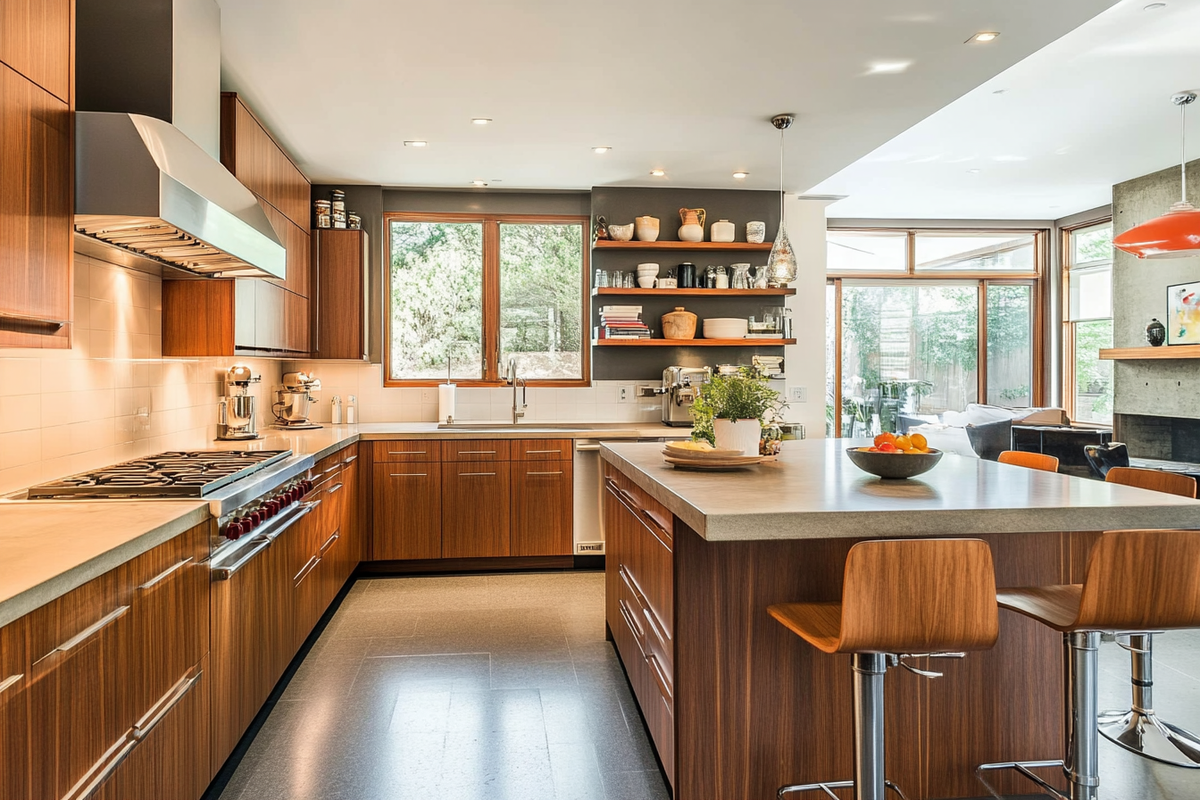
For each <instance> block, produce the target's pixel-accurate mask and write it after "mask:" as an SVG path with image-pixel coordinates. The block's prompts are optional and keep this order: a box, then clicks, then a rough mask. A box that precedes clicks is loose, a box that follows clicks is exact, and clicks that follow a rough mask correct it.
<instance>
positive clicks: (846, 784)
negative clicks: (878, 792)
mask: <svg viewBox="0 0 1200 800" xmlns="http://www.w3.org/2000/svg"><path fill="white" fill-rule="evenodd" d="M883 785H884V786H886V787H887V788H888V789H891V790H892V791H893V792H895V793H896V794H898V795H900V800H908V795H906V794H904V792H902V791H900V787H899V786H897V785H896V784H894V783H892V782H891V781H884V783H883ZM852 788H854V781H832V782H830V783H797V784H794V785H792V786H781V787H780V788H779V791H778V792H777V793H776V797H778V798H779V800H783V797H784V795H786V794H790V793H791V792H817V791H821V792H824V793H825V794H826V795H827V796H829V797H832V798H833V800H841V798H839V797H838V796H837V795H836V794H834V793H833V790H834V789H852Z"/></svg>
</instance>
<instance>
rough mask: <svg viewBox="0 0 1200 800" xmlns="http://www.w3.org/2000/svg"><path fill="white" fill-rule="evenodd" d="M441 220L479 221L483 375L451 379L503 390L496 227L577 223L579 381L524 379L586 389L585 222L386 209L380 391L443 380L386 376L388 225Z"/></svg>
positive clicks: (587, 222)
mask: <svg viewBox="0 0 1200 800" xmlns="http://www.w3.org/2000/svg"><path fill="white" fill-rule="evenodd" d="M393 222H445V223H479V224H480V225H482V229H483V265H482V271H483V320H482V324H483V333H482V338H483V341H482V344H483V377H482V378H470V379H464V378H455V379H454V382H455V384H456V385H458V386H464V387H493V388H494V387H503V386H508V385H509V384H508V381H507V379H506V378H505V377H504V376H503V374H502V373H503V369H502V366H501V364H500V363H499V362H500V226H501V225H504V224H508V225H539V224H545V225H564V224H578V225H579V226H580V229H581V235H580V257H581V268H580V270H579V282H580V316H579V319H580V326H581V331H580V351H581V352H580V367H581V373H582V375H581V377H579V378H554V379H532V378H531V379H529V380H528V381H527V385H529V386H548V387H549V386H558V387H588V386H591V385H592V377H591V362H592V348H591V339H590V337H589V336H588V320H589V313H590V311H591V308H590V305H589V300H590V298H589V296H588V292H589V289H590V287H591V282H590V273H591V248H590V245H591V240H590V228H589V225H590V223H591V218H590V217H587V216H581V215H577V214H467V213H461V212H446V213H440V212H425V211H389V212H386V213H384V215H383V230H384V238H385V240H386V249H385V253H386V256H387V261H386V266H385V269H384V275H383V283H384V291H383V385H384V387H419V386H437V385H439V384H441V383H444V382H445V381H444V380H442V379H435V378H393V377H391V374H392V332H391V319H392V314H391V311H392V309H391V297H392V223H393Z"/></svg>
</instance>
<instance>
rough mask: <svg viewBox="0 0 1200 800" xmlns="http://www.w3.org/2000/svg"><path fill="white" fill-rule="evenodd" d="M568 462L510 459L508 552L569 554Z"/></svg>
mask: <svg viewBox="0 0 1200 800" xmlns="http://www.w3.org/2000/svg"><path fill="white" fill-rule="evenodd" d="M572 502H573V496H572V485H571V462H570V460H563V461H514V462H512V532H511V535H510V540H509V550H510V555H514V556H557V555H565V554H568V553H571V552H572V550H573V547H574V542H573V541H572V530H573V528H572V516H573V511H572Z"/></svg>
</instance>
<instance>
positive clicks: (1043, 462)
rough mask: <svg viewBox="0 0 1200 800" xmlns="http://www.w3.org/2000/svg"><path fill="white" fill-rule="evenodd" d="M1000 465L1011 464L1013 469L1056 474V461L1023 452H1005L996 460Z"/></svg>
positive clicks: (1041, 455) (1040, 454)
mask: <svg viewBox="0 0 1200 800" xmlns="http://www.w3.org/2000/svg"><path fill="white" fill-rule="evenodd" d="M996 460H997V461H999V462H1000V463H1001V464H1012V465H1013V466H1015V467H1028V468H1029V469H1040V470H1045V471H1046V472H1058V459H1057V458H1055V457H1054V456H1048V455H1044V454H1042V453H1026V452H1025V451H1023V450H1005V451H1004V452H1003V453H1001V454H1000V457H999V458H998V459H996Z"/></svg>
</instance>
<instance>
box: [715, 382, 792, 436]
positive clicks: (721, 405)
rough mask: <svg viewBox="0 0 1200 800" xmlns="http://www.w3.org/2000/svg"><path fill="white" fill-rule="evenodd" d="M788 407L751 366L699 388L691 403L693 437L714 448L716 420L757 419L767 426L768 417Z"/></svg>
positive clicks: (772, 416) (773, 416)
mask: <svg viewBox="0 0 1200 800" xmlns="http://www.w3.org/2000/svg"><path fill="white" fill-rule="evenodd" d="M785 408H787V403H785V402H783V398H782V397H781V396H780V394H779V392H777V391H775V390H774V389H772V388H771V387H770V385H769V384H768V382H767V379H766V378H764V377H761V376H759V375H757V374H756V373H755V372H754V371H753V370H752V369H750V368H749V367H741V368H739V369H738V372H737V374H736V375H714V376H713V378H712V380H711V381H709V382H708V383H706V384H703V385H701V386H700V388H699V390H698V391H697V396H696V402H695V403H693V404H692V421H693V423H692V425H693V426H692V438H693V439H694V440H696V441H700V440H705V441H707V442H708V443H709V444H711V445H714V446H715V445H716V436H715V434H714V433H713V420H714V419H734V420H737V419H756V420H758V421H759V424H761V425H766V424H767V422H768V419H767V418H768V416H769V417H771V419H774V418H775V417H776V416H777V415H778V414H779V412H780V411H782V410H783V409H785Z"/></svg>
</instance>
